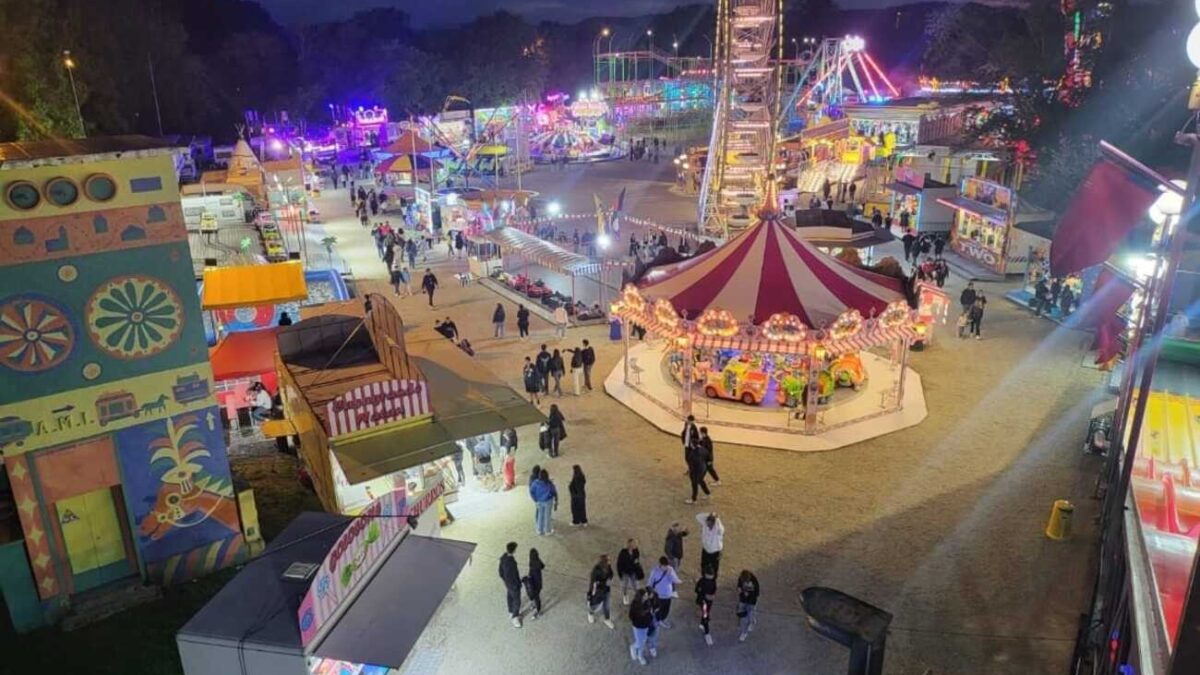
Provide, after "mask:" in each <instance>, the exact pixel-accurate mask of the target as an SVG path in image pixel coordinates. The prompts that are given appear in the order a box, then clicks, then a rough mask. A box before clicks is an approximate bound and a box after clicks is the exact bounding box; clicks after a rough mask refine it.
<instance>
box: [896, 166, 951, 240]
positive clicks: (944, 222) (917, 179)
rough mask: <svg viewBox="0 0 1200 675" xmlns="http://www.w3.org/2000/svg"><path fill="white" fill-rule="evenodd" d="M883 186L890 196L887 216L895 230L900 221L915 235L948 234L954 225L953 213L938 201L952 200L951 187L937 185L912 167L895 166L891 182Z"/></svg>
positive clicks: (898, 227)
mask: <svg viewBox="0 0 1200 675" xmlns="http://www.w3.org/2000/svg"><path fill="white" fill-rule="evenodd" d="M884 187H886V188H887V190H888V192H889V193H890V195H891V198H890V200H889V202H888V209H887V213H890V214H891V215H892V219H893V221H892V225H893V227H895V228H897V231H900V230H901V229H902V228H901V224H902V223H903V222H907V223H908V227H909V229H912V230H913V231H915V232H917V233H924V232H949V231H950V228H951V227H952V226H953V225H954V211H953V210H952V209H951V208H949V207H948V206H946V205H945V204H943V203H941V202H939V201H938V200H939V199H953V198H954V197H955V195H956V194H957V192H958V191H957V189H956V188H955V187H954V186H953V185H948V184H946V183H939V182H938V181H936V180H933V179H932V178H929V177H927V176H926V175H925V174H922V173H918V172H917V171H916V170H915V169H913V168H912V167H909V166H898V167H896V171H895V174H894V175H893V180H892V182H891V183H888V184H887V185H885V186H884ZM905 214H907V215H905Z"/></svg>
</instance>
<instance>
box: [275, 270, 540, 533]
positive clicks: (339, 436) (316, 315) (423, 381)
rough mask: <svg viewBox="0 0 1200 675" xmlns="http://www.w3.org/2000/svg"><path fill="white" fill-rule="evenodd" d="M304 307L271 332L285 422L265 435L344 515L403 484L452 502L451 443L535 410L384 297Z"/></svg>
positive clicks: (534, 417)
mask: <svg viewBox="0 0 1200 675" xmlns="http://www.w3.org/2000/svg"><path fill="white" fill-rule="evenodd" d="M366 299H367V300H369V301H370V303H371V311H370V312H365V310H364V305H363V304H362V303H360V302H344V303H329V304H325V305H320V306H317V307H311V308H306V310H305V312H304V315H303V320H302V321H300V322H299V323H296V324H294V325H292V326H288V327H285V328H283V329H281V330H280V332H279V352H278V361H277V368H278V372H279V382H280V389H281V394H282V399H283V409H284V413H285V416H286V419H283V420H272V421H270V422H267V423H265V424H264V425H263V432H264V433H265V434H267V435H278V436H284V435H286V436H298V437H299V439H300V444H299V449H300V452H299V454H300V457H301V459H302V460H303V462H304V466H305V469H306V470H307V471H308V473H309V475H310V476H311V479H312V483H313V487H314V489H315V490H316V493H317V496H318V497H320V499H321V503H322V505H323V506H324V507H325V508H326V509H327V510H329V511H331V512H335V513H347V514H356V513H359V512H360V511H361V510H362V509H363V508H364V507H365V506H366V505H368V504H370V503H371V501H372V499H374V498H376V497H378V496H379V495H382V494H387V493H388V492H390V491H391V490H393V489H395V488H398V487H404V488H405V489H406V490H407V491H408V494H409V495H413V494H424V493H426V492H427V491H428V490H431V489H433V486H436V485H444V486H445V488H444V490H445V494H446V497H447V498H448V500H449V499H457V490H458V487H459V483H458V475H457V472H456V471H455V467H454V465H453V462H452V461H451V455H454V454H456V453H457V452H458V450H459V446H458V444H457V441H459V440H464V439H469V438H475V437H478V436H481V435H485V434H496V433H498V432H500V431H502V430H504V429H506V428H513V429H520V428H521V427H525V426H527V425H531V424H537V423H539V422H541V421H542V420H543V419H544V416H543V415H542V414H541V413H540V412H539V411H538V410H537V409H536V408H534V407H533V406H532V405H530V404H529V403H528V402H527V401H526V400H525V399H524V398H523V397H522V396H521V395H520V394H518V393H517V392H515V391H513V390H511V389H509V388H508V387H506V386H505V385H504V384H503V383H501V382H499V381H498V380H496V379H495V378H494V377H492V376H490V375H488V374H487V373H486V372H485V371H481V369H480V368H479V367H478V365H477V364H476V363H475V362H474V361H473V360H472V359H471V358H470V357H468V356H467V355H466V353H465V352H463V351H461V350H460V349H459V348H458V347H457V346H455V344H454V343H452V342H450V341H449V340H446V339H444V338H442V337H440V336H438V335H437V334H436V333H434V332H432V331H427V332H426V333H424V334H417V335H415V336H414V335H405V333H404V327H403V324H402V322H401V320H400V316H399V314H398V313H397V312H396V309H395V307H394V306H393V305H392V304H391V302H390V301H389V300H388V298H387V297H385V296H382V295H378V294H374V293H371V294H368V295H367V296H366Z"/></svg>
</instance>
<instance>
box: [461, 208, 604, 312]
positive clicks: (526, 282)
mask: <svg viewBox="0 0 1200 675" xmlns="http://www.w3.org/2000/svg"><path fill="white" fill-rule="evenodd" d="M481 239H482V240H483V241H486V242H489V243H491V244H493V245H494V246H495V248H496V249H497V250H498V252H499V254H500V264H499V266H498V267H497V266H495V265H491V266H489V268H490V269H491V270H492V273H491V274H490V276H489V278H487V279H484V280H483V284H484V285H485V286H487V287H488V288H490V289H491V290H493V291H496V292H497V293H499V294H501V295H503V296H505V297H506V298H508V299H509V300H511V301H513V302H517V303H522V304H525V305H526V306H528V307H529V309H530V311H532V312H534V313H536V314H538V315H539V316H542V318H544V319H546V320H548V321H553V317H552V314H553V312H554V310H555V309H556V308H557V307H559V306H565V307H566V309H567V315H568V316H569V317H571V320H572V321H574V322H576V323H578V322H584V321H597V320H601V319H603V318H604V317H605V315H606V313H605V311H604V307H605V305H606V302H607V301H609V300H611V299H612V298H613V297H614V296H615V295H616V292H617V289H618V288H619V286H620V283H621V270H622V269H623V268H625V267H626V266H627V263H625V262H624V261H622V260H600V261H593V260H592V259H590V258H588V257H587V256H584V255H580V254H578V253H573V252H571V251H568V250H566V249H564V248H562V247H560V246H558V245H556V244H553V243H551V242H548V241H545V240H543V239H539V238H538V237H536V236H535V235H532V234H529V233H527V232H524V231H522V230H520V229H517V228H514V227H501V228H497V229H494V230H491V231H489V232H485V233H483V234H482V235H481Z"/></svg>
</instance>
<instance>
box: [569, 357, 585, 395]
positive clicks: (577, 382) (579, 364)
mask: <svg viewBox="0 0 1200 675" xmlns="http://www.w3.org/2000/svg"><path fill="white" fill-rule="evenodd" d="M567 352H568V353H569V354H570V355H571V382H572V384H573V385H574V387H573V388H572V391H571V393H573V394H575V395H576V396H578V395H579V393H580V392H582V391H583V350H582V349H568V350H567Z"/></svg>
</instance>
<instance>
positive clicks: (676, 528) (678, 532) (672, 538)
mask: <svg viewBox="0 0 1200 675" xmlns="http://www.w3.org/2000/svg"><path fill="white" fill-rule="evenodd" d="M687 535H688V531H687V528H685V527H683V526H681V525H680V524H679V523H671V527H669V528H667V538H666V541H665V542H664V543H663V553H665V554H666V556H667V560H668V561H669V562H670V563H671V567H674V568H675V569H676V570H681V569H682V568H681V567H680V565H681V564H682V563H683V538H684V537H686V536H687Z"/></svg>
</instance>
